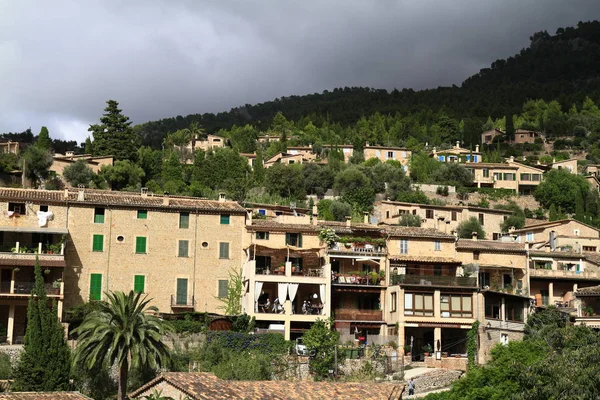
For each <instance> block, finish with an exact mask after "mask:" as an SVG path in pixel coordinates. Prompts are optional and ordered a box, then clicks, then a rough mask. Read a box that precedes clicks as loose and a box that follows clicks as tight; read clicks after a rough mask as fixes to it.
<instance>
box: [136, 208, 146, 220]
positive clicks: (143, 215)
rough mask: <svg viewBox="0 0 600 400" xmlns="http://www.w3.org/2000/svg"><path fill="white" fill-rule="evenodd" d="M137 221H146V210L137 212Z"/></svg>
mask: <svg viewBox="0 0 600 400" xmlns="http://www.w3.org/2000/svg"><path fill="white" fill-rule="evenodd" d="M137 219H148V210H138V212H137Z"/></svg>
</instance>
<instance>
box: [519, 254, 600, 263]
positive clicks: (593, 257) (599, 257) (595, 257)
mask: <svg viewBox="0 0 600 400" xmlns="http://www.w3.org/2000/svg"><path fill="white" fill-rule="evenodd" d="M529 255H530V256H531V257H547V258H568V259H571V260H572V259H578V258H584V259H586V260H588V261H590V262H592V263H594V264H600V253H594V252H591V251H583V252H581V253H580V252H577V251H530V252H529Z"/></svg>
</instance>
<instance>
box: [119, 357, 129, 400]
mask: <svg viewBox="0 0 600 400" xmlns="http://www.w3.org/2000/svg"><path fill="white" fill-rule="evenodd" d="M128 373H129V361H128V360H127V359H125V361H124V362H123V365H121V366H120V367H119V382H118V386H119V394H118V397H117V398H118V399H119V400H126V399H127V374H128Z"/></svg>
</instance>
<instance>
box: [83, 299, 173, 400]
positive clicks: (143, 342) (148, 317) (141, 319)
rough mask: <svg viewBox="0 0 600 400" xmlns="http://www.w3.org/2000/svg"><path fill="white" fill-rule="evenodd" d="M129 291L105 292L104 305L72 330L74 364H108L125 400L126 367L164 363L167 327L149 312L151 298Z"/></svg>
mask: <svg viewBox="0 0 600 400" xmlns="http://www.w3.org/2000/svg"><path fill="white" fill-rule="evenodd" d="M141 296H142V294H141V293H134V292H133V291H130V292H129V294H125V293H123V292H109V293H106V297H107V300H108V301H107V302H106V303H100V310H99V311H94V312H92V313H90V314H88V315H87V316H86V318H85V320H84V321H83V323H82V324H81V325H80V326H79V327H78V328H77V329H75V331H74V333H75V334H76V335H78V346H77V350H76V353H75V359H74V365H81V366H83V367H85V368H86V369H88V370H91V369H93V368H94V367H95V366H97V365H100V364H104V363H107V364H108V365H115V364H116V366H117V368H118V399H119V400H123V399H125V398H126V390H127V381H128V374H129V368H130V366H131V367H149V368H152V369H155V368H157V367H160V366H161V365H165V364H166V360H167V358H168V355H169V349H168V348H167V346H166V345H165V343H164V342H163V336H164V334H165V333H166V332H167V331H168V326H167V325H165V324H164V323H163V321H162V320H161V319H159V318H158V317H156V316H155V315H153V314H150V312H154V313H156V312H157V311H158V309H157V308H156V307H153V306H150V307H149V306H148V303H149V302H150V299H147V298H146V297H144V298H142V297H141Z"/></svg>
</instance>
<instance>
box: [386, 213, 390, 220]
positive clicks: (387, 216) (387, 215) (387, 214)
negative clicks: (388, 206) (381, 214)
mask: <svg viewBox="0 0 600 400" xmlns="http://www.w3.org/2000/svg"><path fill="white" fill-rule="evenodd" d="M385 218H387V219H389V218H390V212H389V211H386V212H385Z"/></svg>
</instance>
